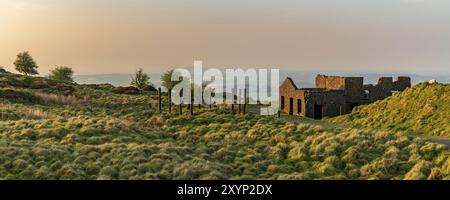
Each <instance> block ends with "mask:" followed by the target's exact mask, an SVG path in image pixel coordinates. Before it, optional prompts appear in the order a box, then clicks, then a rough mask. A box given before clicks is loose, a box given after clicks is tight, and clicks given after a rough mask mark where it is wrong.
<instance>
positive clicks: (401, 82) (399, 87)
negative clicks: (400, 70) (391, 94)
mask: <svg viewBox="0 0 450 200" xmlns="http://www.w3.org/2000/svg"><path fill="white" fill-rule="evenodd" d="M410 87H411V78H410V77H406V76H399V77H397V80H396V81H394V83H393V90H395V91H403V90H406V89H407V88H410Z"/></svg>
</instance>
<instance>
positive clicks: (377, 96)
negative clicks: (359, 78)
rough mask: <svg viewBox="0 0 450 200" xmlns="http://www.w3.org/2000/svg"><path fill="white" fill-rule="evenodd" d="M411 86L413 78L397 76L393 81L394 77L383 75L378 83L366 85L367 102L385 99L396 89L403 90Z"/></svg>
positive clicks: (364, 88)
mask: <svg viewBox="0 0 450 200" xmlns="http://www.w3.org/2000/svg"><path fill="white" fill-rule="evenodd" d="M409 87H411V78H409V77H397V80H396V81H393V79H392V77H381V78H380V79H378V84H377V85H372V84H368V85H364V87H363V90H364V91H365V92H366V93H367V96H368V98H367V103H371V102H375V101H378V100H382V99H385V98H387V97H389V96H391V95H392V92H394V91H403V90H405V89H406V88H409Z"/></svg>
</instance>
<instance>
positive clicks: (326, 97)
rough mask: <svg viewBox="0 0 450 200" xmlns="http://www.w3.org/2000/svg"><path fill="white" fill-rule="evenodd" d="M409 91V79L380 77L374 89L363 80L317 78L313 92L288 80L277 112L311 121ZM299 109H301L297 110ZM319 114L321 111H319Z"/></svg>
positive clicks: (373, 86)
mask: <svg viewBox="0 0 450 200" xmlns="http://www.w3.org/2000/svg"><path fill="white" fill-rule="evenodd" d="M409 87H411V79H410V78H409V77H398V78H397V80H396V81H393V79H392V78H391V77H381V78H380V79H379V80H378V84H377V85H372V84H369V85H364V78H363V77H339V76H325V75H317V77H316V88H297V86H296V85H295V84H294V82H293V81H292V79H290V78H287V79H286V80H285V81H284V82H283V84H282V85H281V86H280V104H279V105H280V111H281V112H286V113H289V114H292V115H302V116H306V117H310V118H320V116H322V117H333V116H338V115H342V114H346V113H350V112H351V111H352V110H353V108H354V107H356V106H359V105H362V104H366V103H371V102H374V101H377V100H381V99H384V98H386V97H388V96H391V95H392V92H393V91H403V90H405V89H406V88H409ZM299 108H300V109H299ZM318 110H320V111H318Z"/></svg>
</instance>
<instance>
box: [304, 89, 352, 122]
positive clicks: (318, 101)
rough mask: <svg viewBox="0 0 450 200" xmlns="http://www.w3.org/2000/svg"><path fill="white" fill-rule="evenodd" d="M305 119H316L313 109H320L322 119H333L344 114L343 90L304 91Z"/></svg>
mask: <svg viewBox="0 0 450 200" xmlns="http://www.w3.org/2000/svg"><path fill="white" fill-rule="evenodd" d="M305 102H306V103H305V105H306V106H305V113H304V116H305V117H309V118H318V117H317V116H316V111H315V109H316V108H318V107H321V108H322V110H321V113H322V114H321V115H322V117H335V116H339V115H342V114H345V96H344V91H343V90H327V91H305Z"/></svg>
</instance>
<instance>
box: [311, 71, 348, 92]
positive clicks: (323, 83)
mask: <svg viewBox="0 0 450 200" xmlns="http://www.w3.org/2000/svg"><path fill="white" fill-rule="evenodd" d="M344 87H345V78H344V77H340V76H325V75H320V74H319V75H317V76H316V88H322V89H329V90H343V89H344Z"/></svg>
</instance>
